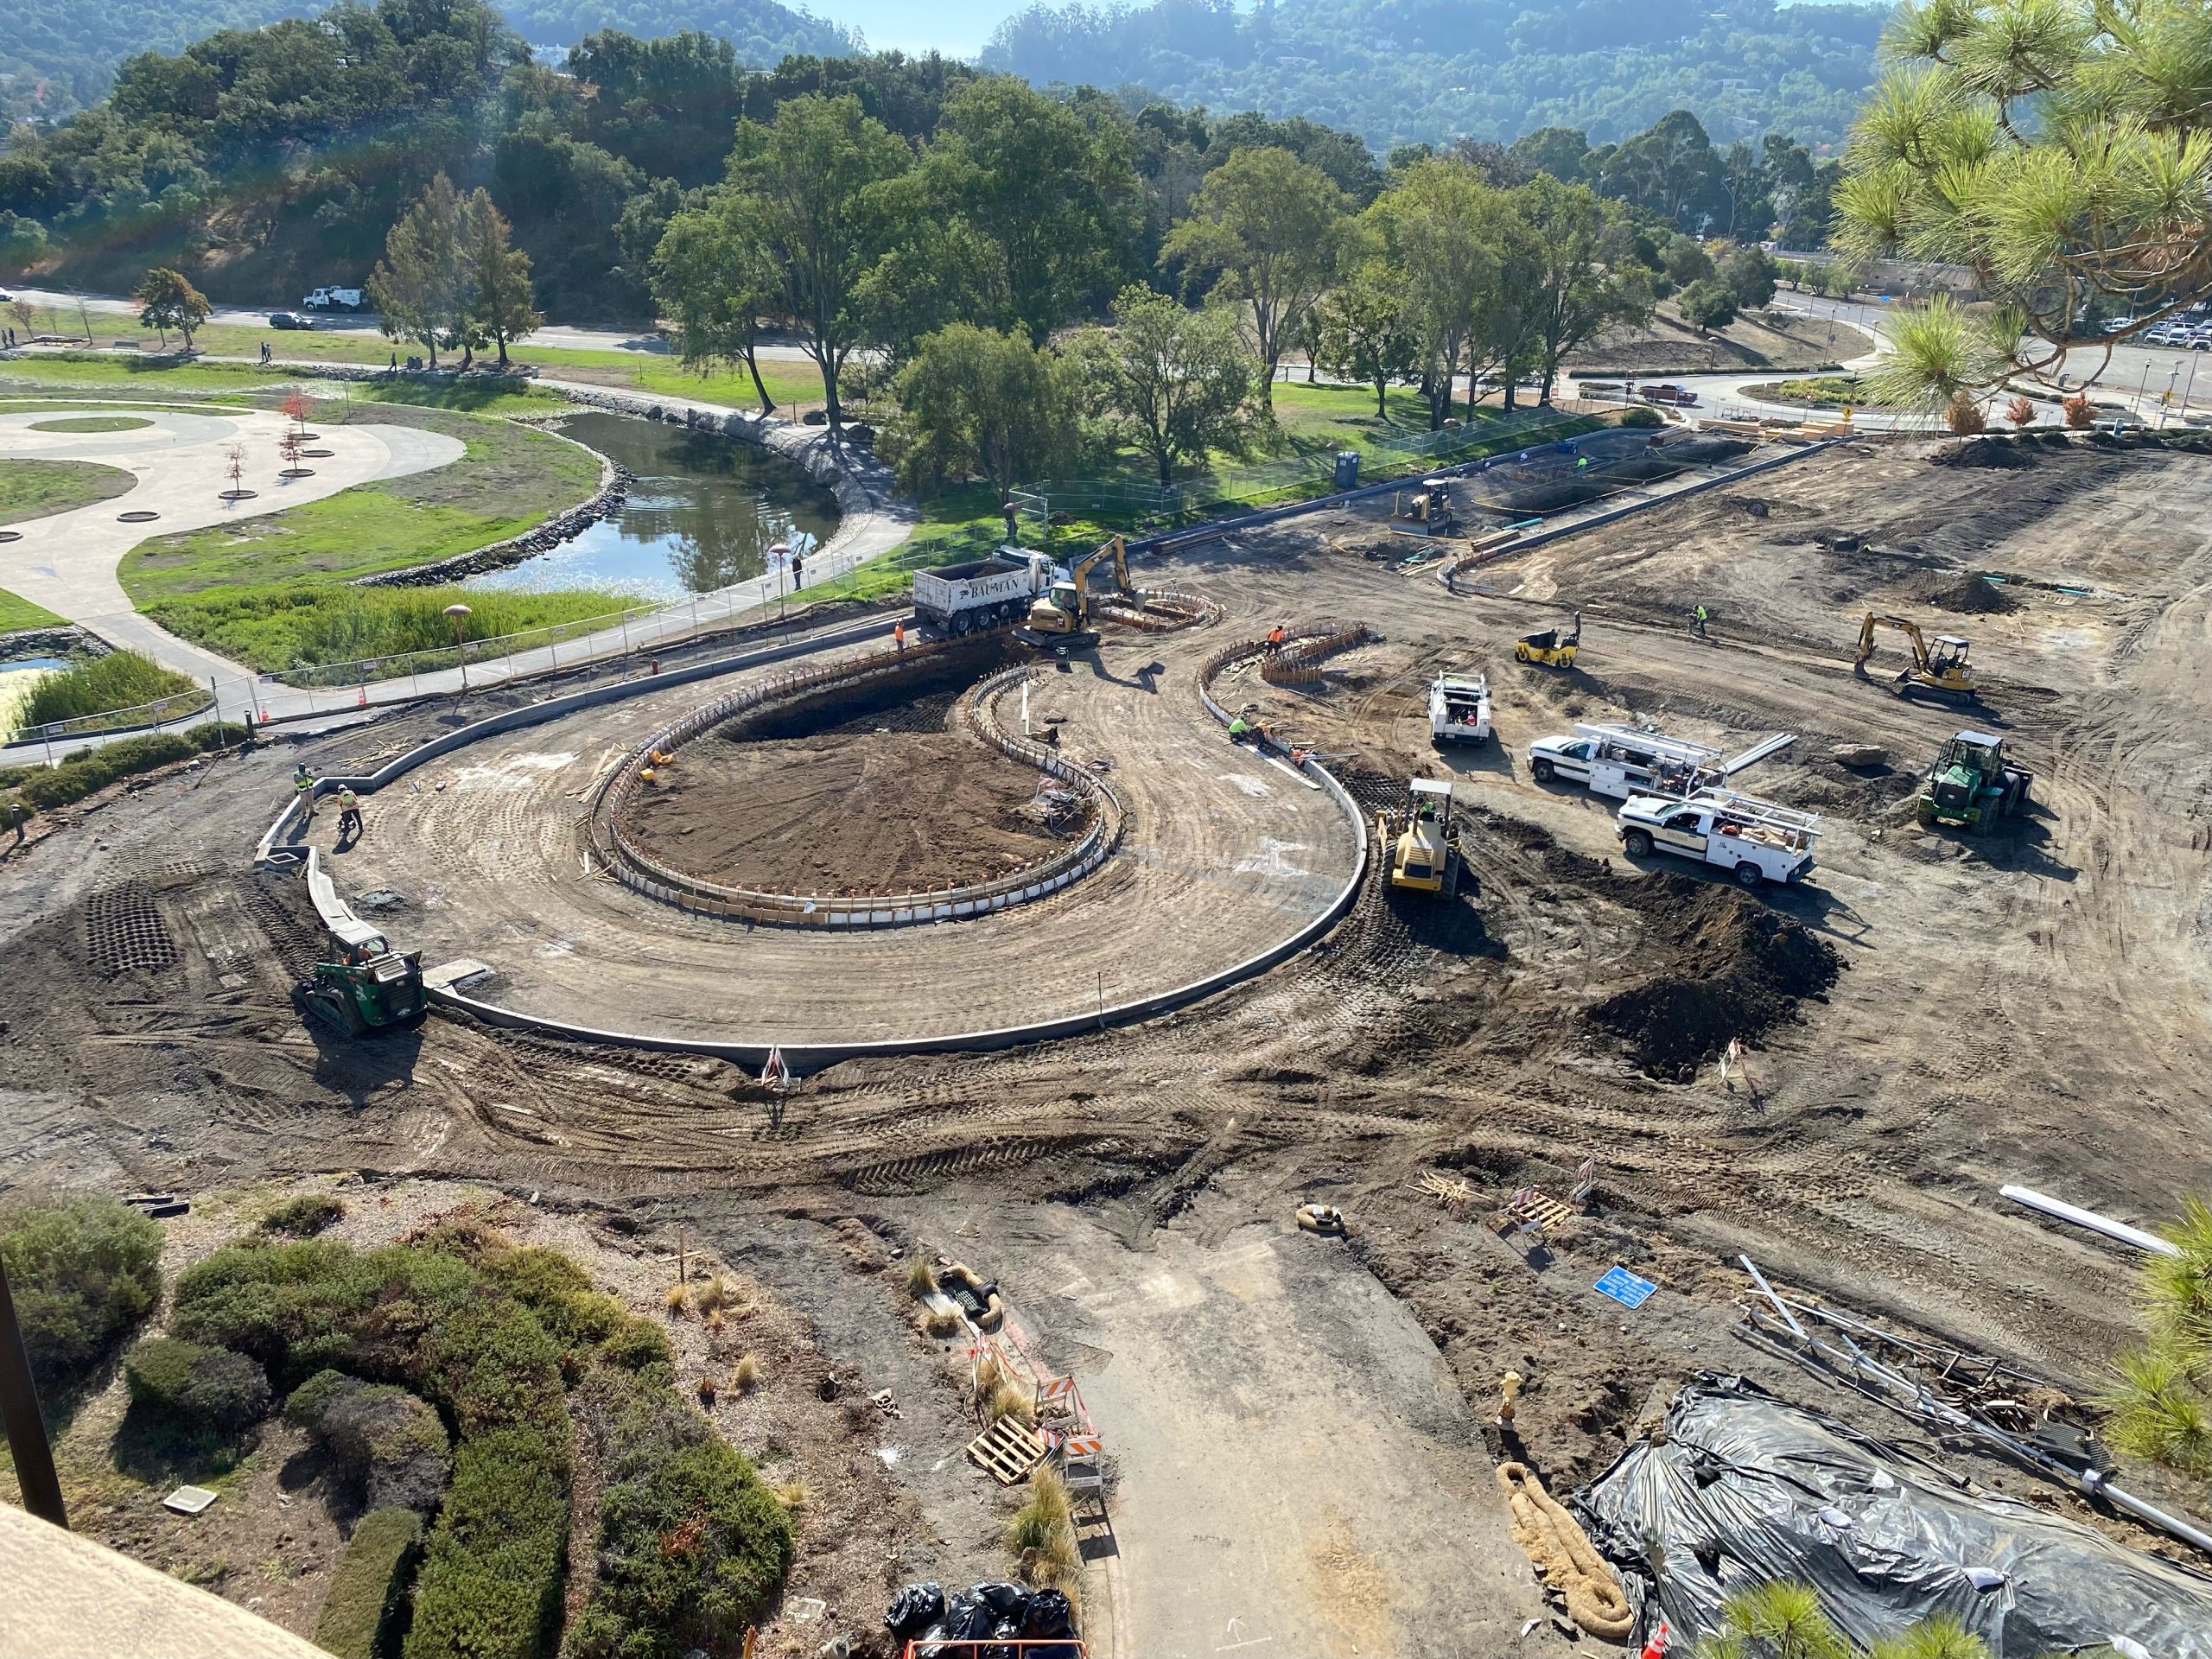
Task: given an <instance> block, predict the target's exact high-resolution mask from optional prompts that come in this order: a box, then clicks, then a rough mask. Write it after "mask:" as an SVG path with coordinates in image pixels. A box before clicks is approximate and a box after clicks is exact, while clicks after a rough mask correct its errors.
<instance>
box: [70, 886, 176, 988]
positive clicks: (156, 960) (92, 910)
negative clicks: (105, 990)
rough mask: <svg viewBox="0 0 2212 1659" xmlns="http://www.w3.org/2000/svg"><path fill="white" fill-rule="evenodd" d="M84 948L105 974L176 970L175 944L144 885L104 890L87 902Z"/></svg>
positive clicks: (94, 963) (152, 896) (93, 962)
mask: <svg viewBox="0 0 2212 1659" xmlns="http://www.w3.org/2000/svg"><path fill="white" fill-rule="evenodd" d="M85 944H86V952H87V954H89V955H90V956H91V957H92V965H93V966H94V967H95V968H98V969H100V971H101V972H103V973H107V974H121V973H127V972H130V971H132V970H134V969H135V970H137V971H138V972H142V973H156V972H158V971H159V970H161V969H164V968H174V967H175V966H176V959H177V958H176V941H175V940H174V939H172V938H170V937H169V931H168V927H167V926H165V925H163V923H162V913H161V912H160V911H158V910H156V909H155V908H154V895H153V893H152V892H151V891H150V890H149V888H148V887H147V886H146V884H145V883H144V882H143V881H122V882H118V883H117V884H116V885H115V886H114V887H103V888H101V889H100V890H99V892H98V893H94V894H92V897H91V898H89V899H86V901H85Z"/></svg>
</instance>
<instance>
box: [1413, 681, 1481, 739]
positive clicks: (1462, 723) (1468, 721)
mask: <svg viewBox="0 0 2212 1659" xmlns="http://www.w3.org/2000/svg"><path fill="white" fill-rule="evenodd" d="M1490 736H1491V729H1490V681H1489V680H1488V679H1487V678H1485V677H1484V676H1482V675H1480V674H1440V675H1438V676H1437V677H1435V678H1434V679H1433V680H1432V681H1430V682H1429V685H1428V737H1429V741H1430V742H1432V743H1433V744H1435V745H1436V747H1439V748H1441V747H1444V745H1446V743H1471V744H1473V745H1474V746H1475V747H1478V748H1479V747H1482V746H1483V745H1484V744H1485V743H1487V742H1489V741H1490Z"/></svg>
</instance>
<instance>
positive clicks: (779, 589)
mask: <svg viewBox="0 0 2212 1659" xmlns="http://www.w3.org/2000/svg"><path fill="white" fill-rule="evenodd" d="M768 556H769V558H770V559H772V560H773V561H774V563H775V566H776V620H777V621H779V622H781V621H782V620H784V566H785V563H788V562H789V561H790V559H791V543H789V542H778V543H776V544H775V545H774V546H773V547H772V548H770V549H769V550H768Z"/></svg>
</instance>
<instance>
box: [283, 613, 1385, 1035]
mask: <svg viewBox="0 0 2212 1659" xmlns="http://www.w3.org/2000/svg"><path fill="white" fill-rule="evenodd" d="M867 626H868V628H869V629H873V628H874V626H875V623H874V620H872V619H871V620H870V621H869V622H868V624H867ZM859 633H860V631H859V630H847V631H841V632H839V633H838V634H836V635H835V636H826V637H822V638H817V639H812V640H807V641H804V642H798V643H795V644H792V645H787V646H784V647H779V648H776V649H773V650H771V651H766V652H753V653H751V654H749V655H748V656H747V657H743V658H728V659H725V660H723V661H721V662H717V663H709V664H697V665H696V666H695V667H693V668H690V669H688V670H680V671H675V672H673V673H670V674H664V675H662V676H659V677H657V678H653V679H647V680H641V681H631V682H626V683H624V684H622V685H619V686H607V687H602V688H600V689H598V690H593V691H583V692H577V693H575V694H574V695H572V696H566V697H556V698H551V699H549V700H548V701H546V702H542V703H535V704H532V705H531V706H530V707H528V708H524V709H510V710H508V711H507V712H506V713H505V714H500V715H493V716H492V717H491V718H490V719H488V720H483V721H477V722H476V723H475V724H474V725H473V726H465V727H462V728H461V729H459V730H458V731H454V732H449V733H447V734H445V735H444V736H442V737H439V738H435V739H433V740H432V741H430V742H428V743H425V744H423V745H422V746H421V747H418V748H415V749H411V750H410V751H409V752H408V753H405V754H403V755H400V756H398V757H397V759H395V760H391V761H389V762H387V763H386V764H385V766H382V767H381V768H379V769H378V771H377V772H374V773H373V774H372V775H370V776H368V777H365V778H354V779H337V778H329V779H318V780H317V781H316V784H315V791H314V792H315V793H316V794H321V793H324V792H326V791H334V790H336V789H338V788H340V787H341V786H343V785H346V784H351V785H353V787H354V788H355V789H357V790H371V791H373V790H375V789H378V788H380V787H382V786H383V785H385V784H388V783H390V782H391V781H392V780H393V779H397V778H399V777H402V776H404V774H405V773H407V772H410V771H412V770H413V769H414V768H415V767H416V766H421V765H422V764H423V762H425V761H427V760H435V759H436V758H437V757H438V756H440V755H443V754H448V753H452V752H453V751H454V750H455V749H459V748H462V747H467V745H469V744H471V743H474V742H475V741H477V740H479V739H480V738H484V737H489V736H492V735H493V734H496V733H499V732H505V731H512V730H515V729H517V728H521V727H525V726H531V725H537V724H539V723H541V722H542V721H547V720H551V719H553V718H555V717H556V716H557V715H563V714H566V713H568V712H569V711H570V710H572V709H584V708H590V707H593V706H594V705H597V704H600V703H605V702H616V701H619V700H620V699H621V698H623V697H626V696H638V695H639V694H641V693H642V692H645V691H647V690H656V689H658V688H659V687H661V686H664V685H667V684H671V683H683V682H684V681H687V680H694V679H706V678H709V677H713V676H715V675H717V674H725V673H728V672H730V671H733V670H734V669H737V668H743V667H748V666H752V665H754V664H759V663H763V662H774V661H779V660H782V659H784V658H789V657H793V656H798V655H802V654H804V653H805V652H810V651H817V650H822V649H825V648H827V647H828V646H829V645H835V644H849V643H852V642H853V640H854V639H855V638H856V637H858V635H859ZM1259 648H1260V647H1259V646H1258V645H1251V646H1247V647H1243V648H1242V649H1243V650H1247V651H1257V650H1258V649H1259ZM1210 672H1211V669H1209V670H1208V671H1203V672H1202V674H1201V677H1200V680H1199V683H1198V696H1199V700H1200V702H1202V703H1203V704H1204V706H1205V709H1206V710H1207V711H1208V712H1209V713H1210V714H1211V715H1213V717H1214V719H1215V720H1216V721H1219V722H1220V724H1221V725H1222V726H1223V727H1224V728H1226V727H1227V725H1228V724H1229V720H1230V716H1229V715H1228V713H1227V711H1226V710H1224V709H1223V708H1222V707H1221V705H1220V704H1219V703H1218V702H1216V701H1215V700H1214V697H1213V695H1212V693H1211V690H1209V689H1208V687H1207V684H1206V677H1207V674H1209V673H1210ZM1300 770H1301V771H1302V772H1304V773H1305V774H1306V776H1307V777H1309V778H1311V779H1313V780H1314V781H1315V782H1316V783H1317V784H1318V785H1319V787H1320V788H1322V789H1324V790H1325V791H1327V793H1328V795H1329V796H1330V798H1332V800H1334V801H1335V802H1336V804H1337V805H1338V810H1341V811H1342V812H1343V813H1344V818H1345V821H1346V822H1347V823H1349V824H1350V825H1351V830H1352V836H1353V845H1354V853H1353V858H1352V869H1351V874H1350V876H1349V877H1348V878H1347V879H1346V880H1345V882H1344V887H1343V888H1342V889H1341V890H1340V891H1339V892H1338V893H1337V894H1336V896H1335V897H1334V898H1333V899H1332V900H1331V901H1330V903H1329V905H1328V906H1327V908H1326V909H1325V910H1324V911H1322V912H1321V913H1320V914H1319V915H1318V916H1316V917H1315V918H1313V920H1312V921H1310V922H1308V923H1307V924H1306V925H1305V926H1303V927H1301V928H1300V929H1299V930H1298V931H1296V932H1295V933H1294V934H1292V935H1291V936H1290V937H1289V938H1285V939H1281V940H1279V941H1277V942H1276V943H1275V944H1272V945H1269V946H1268V948H1267V949H1266V950H1261V951H1258V952H1256V953H1255V954H1254V955H1252V956H1249V957H1245V958H1244V959H1243V961H1241V962H1236V963H1231V964H1230V966H1228V967H1226V968H1223V969H1217V970H1216V971H1215V972H1213V973H1211V974H1207V975H1205V976H1202V977H1200V978H1198V979H1194V980H1192V981H1190V982H1187V983H1185V984H1181V985H1177V986H1174V987H1172V988H1169V989H1166V990H1163V991H1158V992H1154V993H1153V994H1152V995H1147V996H1141V997H1136V998H1133V999H1131V1000H1129V1001H1125V1002H1117V1003H1115V1004H1113V1005H1112V1006H1111V1007H1099V1008H1097V1009H1096V1010H1094V1011H1092V1012H1090V1013H1088V1014H1071V1015H1065V1016H1063V1017H1061V1018H1058V1019H1054V1020H1038V1021H1035V1022H1033V1023H1028V1024H1023V1025H1016V1026H1000V1027H991V1028H989V1029H986V1030H982V1031H969V1032H958V1033H950V1034H947V1035H944V1036H938V1037H916V1038H908V1039H891V1040H887V1041H877V1042H856V1043H840V1044H812V1045H802V1046H789V1045H783V1044H772V1043H765V1042H747V1041H743V1040H733V1041H727V1042H721V1041H713V1040H702V1039H697V1038H678V1037H662V1036H657V1035H655V1034H653V1033H650V1032H633V1031H612V1030H607V1029H603V1028H601V1027H594V1026H586V1025H581V1024H578V1023H575V1022H574V1021H571V1020H555V1019H550V1018H548V1017H546V1016H543V1015H539V1014H526V1013H524V1012H522V1011H521V1010H519V1009H516V1008H509V1007H502V1006H501V1005H499V1003H496V1002H490V1001H484V1000H482V999H481V998H478V997H474V996H470V995H467V993H465V992H463V991H461V990H458V989H455V988H452V987H450V986H443V987H440V986H433V987H431V988H430V989H429V1000H430V1001H432V1002H434V1003H435V1004H438V1005H440V1006H442V1007H448V1008H453V1009H458V1010H459V1011H461V1012H462V1013H465V1014H469V1015H470V1016H471V1017H473V1018H474V1019H477V1020H482V1021H484V1022H485V1023H486V1025H493V1026H498V1027H502V1028H504V1029H506V1030H512V1031H528V1032H534V1033H539V1034H541V1035H543V1036H549V1037H557V1038H565V1039H569V1040H571V1041H575V1042H585V1043H599V1044H605V1045H607V1046H611V1047H618V1048H635V1049H642V1050H645V1051H648V1052H661V1053H681V1054H707V1055H712V1056H714V1057H715V1058H721V1059H727V1060H729V1061H732V1062H734V1063H735V1064H738V1065H747V1066H759V1065H766V1064H767V1060H768V1056H769V1053H770V1052H771V1050H772V1049H773V1050H776V1051H777V1052H780V1054H781V1056H782V1058H783V1060H784V1062H785V1065H788V1066H789V1067H791V1070H792V1071H819V1070H821V1069H822V1068H823V1067H825V1066H829V1065H836V1064H837V1063H838V1062H840V1061H842V1060H849V1059H859V1058H868V1057H877V1058H888V1057H892V1056H895V1055H901V1054H939V1053H965V1052H979V1051H986V1050H991V1049H1001V1048H1015V1047H1020V1046H1023V1045H1025V1044H1029V1043H1039V1042H1046V1041H1050V1040H1051V1039H1054V1038H1058V1037H1072V1036H1077V1035H1079V1034H1081V1033H1084V1032H1088V1031H1103V1030H1106V1029H1107V1028H1109V1027H1114V1026H1122V1025H1128V1024H1132V1023H1134V1022H1135V1021H1138V1020H1148V1019H1151V1018H1153V1017H1154V1015H1157V1014H1165V1013H1166V1012H1168V1011H1169V1010H1171V1009H1173V1008H1178V1007H1183V1006H1184V1005H1185V1004H1187V1003H1191V1002H1195V1001H1199V1000H1200V999H1202V998H1204V997H1207V996H1211V995H1213V994H1214V993H1215V992H1217V991H1222V990H1226V989H1228V988H1230V986H1232V985H1236V984H1238V983H1241V982H1243V981H1244V980H1247V979H1250V978H1253V977H1255V976H1257V975H1260V974H1262V973H1265V972H1266V971H1267V970H1268V969H1270V968H1273V967H1274V966H1275V964H1276V963H1281V962H1285V961H1287V960H1288V959H1289V958H1290V957H1294V956H1296V955H1297V954H1299V952H1300V951H1302V950H1306V949H1307V948H1308V947H1309V946H1311V945H1312V944H1314V943H1315V942H1316V941H1317V940H1319V939H1320V938H1322V937H1323V936H1324V935H1325V934H1326V933H1327V932H1328V931H1330V930H1331V929H1332V928H1333V927H1334V926H1336V925H1337V923H1338V921H1339V920H1340V919H1342V918H1343V916H1344V912H1346V911H1348V910H1350V909H1351V906H1352V903H1353V901H1354V900H1355V899H1357V898H1358V896H1359V890H1360V887H1361V885H1362V883H1363V882H1364V881H1365V880H1366V878H1367V865H1368V857H1369V852H1370V842H1369V838H1368V825H1367V818H1366V815H1365V814H1364V813H1363V812H1362V811H1361V810H1360V809H1359V805H1358V804H1357V802H1355V801H1354V800H1353V799H1352V798H1351V794H1350V792H1349V791H1346V790H1345V789H1344V785H1341V784H1339V783H1338V781H1337V780H1336V779H1335V778H1334V777H1332V775H1331V774H1330V773H1329V772H1327V771H1326V770H1325V769H1324V768H1323V767H1321V766H1318V765H1316V764H1315V763H1314V762H1313V761H1312V760H1307V761H1306V762H1304V763H1303V766H1302V767H1301V768H1300ZM299 810H300V809H299V802H298V801H297V800H296V799H294V800H290V801H287V802H286V803H285V804H284V808H283V810H282V811H281V812H279V813H278V814H277V819H276V822H275V823H271V824H270V826H269V829H268V830H267V831H266V832H265V833H264V835H263V836H262V838H261V842H260V844H259V846H258V847H257V849H256V852H255V859H256V862H257V863H260V864H264V865H266V864H275V863H278V862H282V863H284V864H291V863H295V862H297V861H301V860H302V859H304V858H305V857H306V856H307V855H308V852H309V851H310V849H307V848H304V847H301V846H298V845H297V844H296V843H289V842H284V841H283V836H286V835H287V834H288V833H289V829H290V828H291V824H292V820H293V819H294V817H296V815H297V813H298V811H299Z"/></svg>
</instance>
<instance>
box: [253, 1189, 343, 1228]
mask: <svg viewBox="0 0 2212 1659" xmlns="http://www.w3.org/2000/svg"><path fill="white" fill-rule="evenodd" d="M345 1217H346V1206H345V1205H343V1204H340V1202H339V1201H338V1200H337V1199H336V1198H332V1197H331V1196H330V1194H328V1193H327V1192H302V1193H301V1194H300V1195H299V1196H298V1197H297V1198H287V1199H285V1200H284V1202H283V1203H282V1204H280V1205H277V1207H276V1208H275V1209H274V1210H271V1211H270V1212H269V1213H268V1214H267V1215H265V1216H264V1217H262V1218H261V1230H262V1231H263V1232H264V1233H283V1234H287V1235H289V1236H291V1237H293V1238H313V1237H314V1236H315V1235H316V1234H317V1233H319V1232H321V1231H322V1230H325V1229H326V1228H328V1227H333V1226H335V1225H336V1224H338V1223H339V1222H340V1221H342V1220H344V1219H345Z"/></svg>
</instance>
